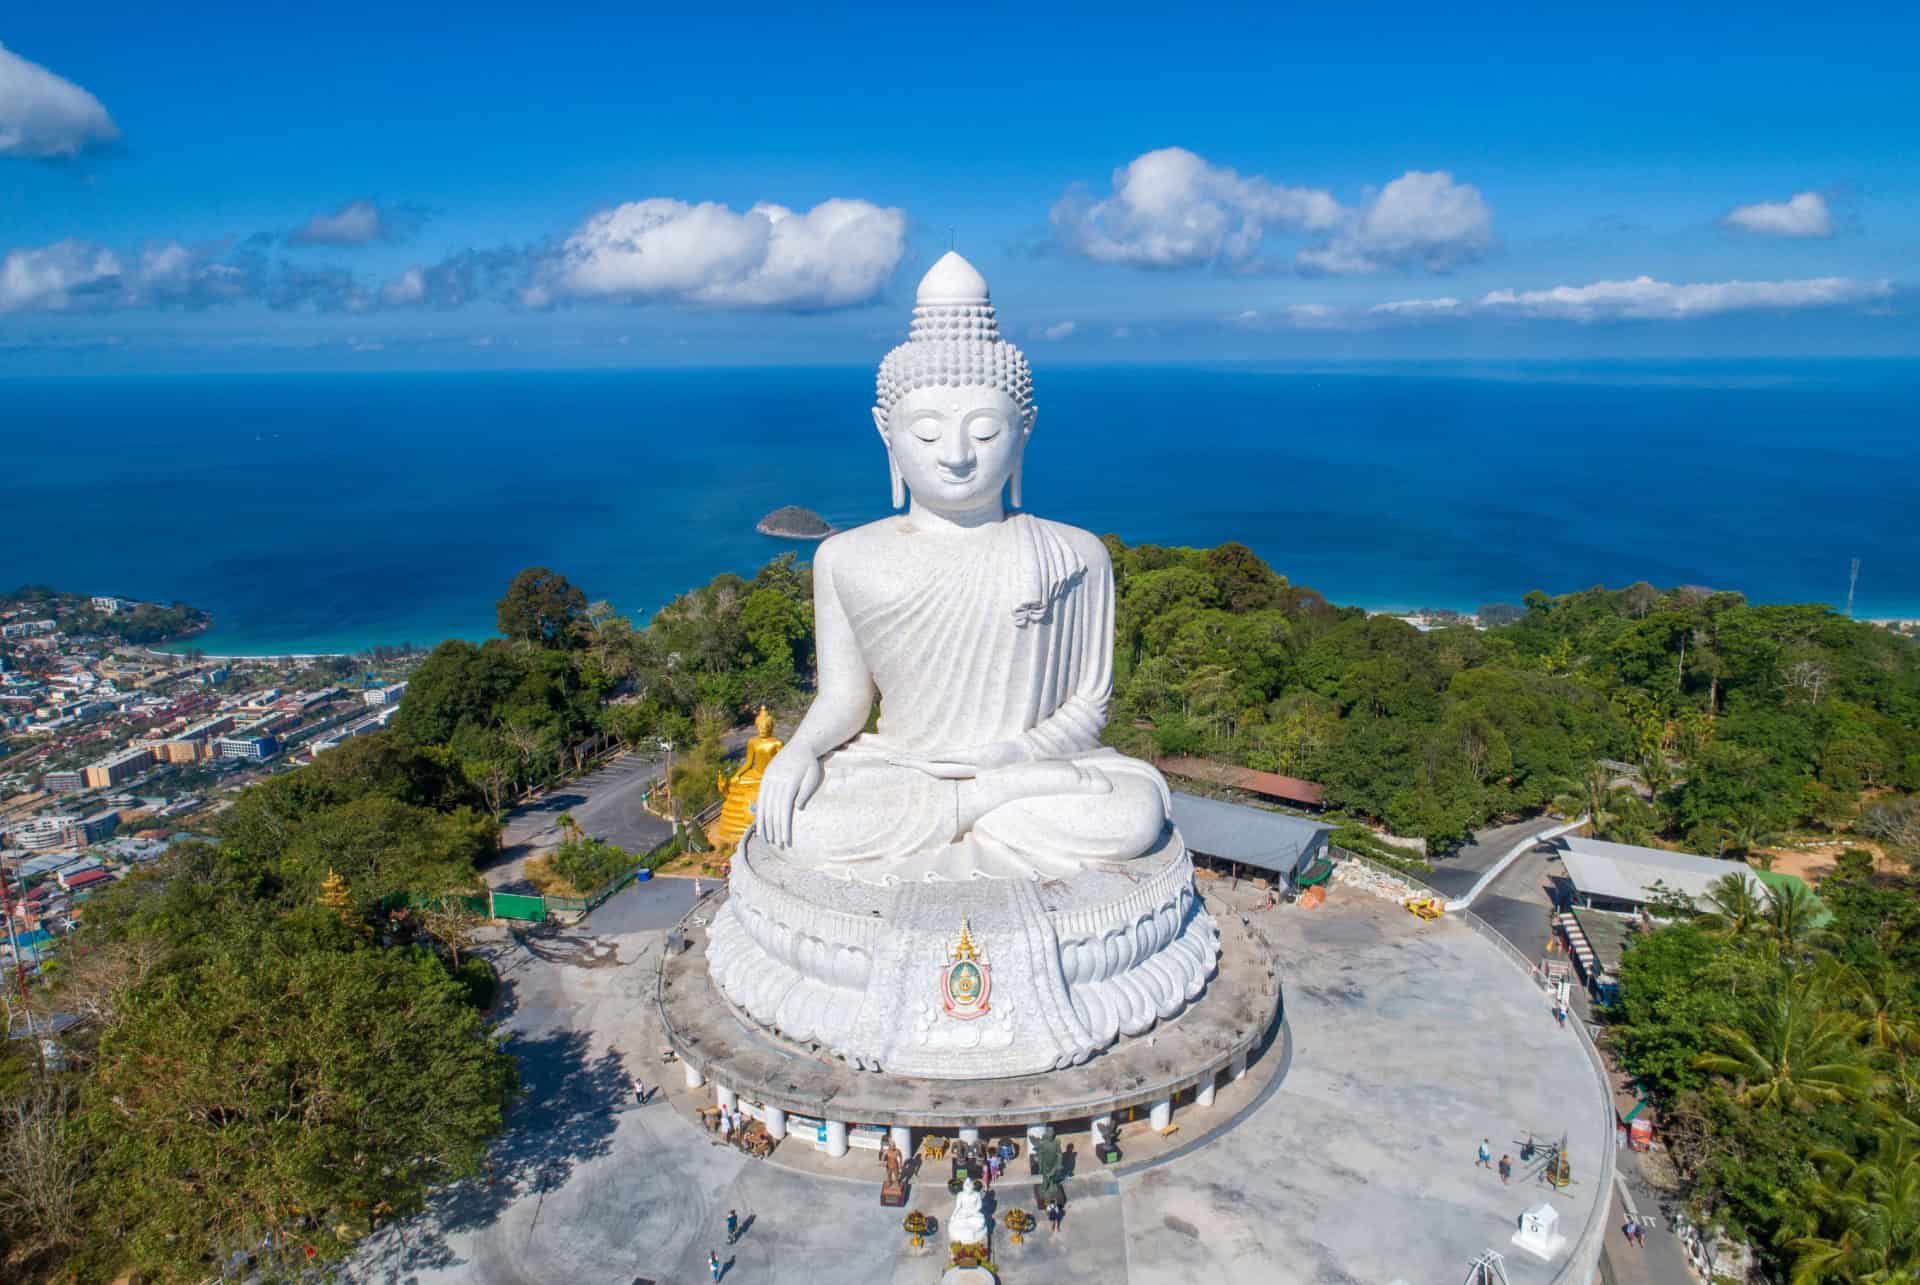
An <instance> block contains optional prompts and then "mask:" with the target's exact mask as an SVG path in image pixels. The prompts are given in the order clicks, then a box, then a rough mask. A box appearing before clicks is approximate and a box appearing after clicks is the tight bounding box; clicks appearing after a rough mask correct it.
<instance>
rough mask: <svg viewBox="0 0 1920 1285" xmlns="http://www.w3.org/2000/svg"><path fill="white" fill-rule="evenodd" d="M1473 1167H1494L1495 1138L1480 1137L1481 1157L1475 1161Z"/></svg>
mask: <svg viewBox="0 0 1920 1285" xmlns="http://www.w3.org/2000/svg"><path fill="white" fill-rule="evenodd" d="M1473 1167H1474V1168H1476V1169H1491V1168H1493V1139H1492V1138H1482V1139H1480V1155H1479V1158H1478V1159H1476V1160H1475V1161H1474V1162H1473Z"/></svg>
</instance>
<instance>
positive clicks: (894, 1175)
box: [880, 1137, 906, 1187]
mask: <svg viewBox="0 0 1920 1285" xmlns="http://www.w3.org/2000/svg"><path fill="white" fill-rule="evenodd" d="M880 1163H881V1164H883V1165H885V1166H886V1167H887V1186H889V1187H898V1186H899V1185H900V1174H901V1171H902V1170H904V1169H905V1168H906V1162H905V1161H904V1160H903V1159H901V1157H900V1148H898V1147H896V1146H894V1145H893V1139H892V1137H888V1138H887V1139H886V1140H885V1141H883V1142H882V1143H881V1144H880Z"/></svg>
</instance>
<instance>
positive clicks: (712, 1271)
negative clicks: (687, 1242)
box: [707, 1250, 720, 1285]
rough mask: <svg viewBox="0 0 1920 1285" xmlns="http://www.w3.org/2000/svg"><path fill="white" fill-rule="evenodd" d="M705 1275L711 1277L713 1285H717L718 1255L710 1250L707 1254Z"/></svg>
mask: <svg viewBox="0 0 1920 1285" xmlns="http://www.w3.org/2000/svg"><path fill="white" fill-rule="evenodd" d="M707 1275H709V1276H711V1277H713V1279H714V1282H715V1285H718V1283H719V1280H720V1255H718V1254H716V1253H714V1252H712V1251H711V1250H709V1251H708V1252H707Z"/></svg>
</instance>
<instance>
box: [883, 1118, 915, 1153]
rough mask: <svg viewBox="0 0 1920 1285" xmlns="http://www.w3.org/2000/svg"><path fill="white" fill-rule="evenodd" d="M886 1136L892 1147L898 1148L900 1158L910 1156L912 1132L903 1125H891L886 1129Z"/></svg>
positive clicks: (911, 1151)
mask: <svg viewBox="0 0 1920 1285" xmlns="http://www.w3.org/2000/svg"><path fill="white" fill-rule="evenodd" d="M887 1136H888V1137H890V1138H892V1139H893V1145H894V1146H896V1147H898V1148H900V1154H901V1156H902V1157H907V1156H911V1155H912V1154H913V1130H912V1129H909V1128H908V1127H907V1126H906V1125H904V1124H896V1125H891V1126H889V1127H888V1129H887Z"/></svg>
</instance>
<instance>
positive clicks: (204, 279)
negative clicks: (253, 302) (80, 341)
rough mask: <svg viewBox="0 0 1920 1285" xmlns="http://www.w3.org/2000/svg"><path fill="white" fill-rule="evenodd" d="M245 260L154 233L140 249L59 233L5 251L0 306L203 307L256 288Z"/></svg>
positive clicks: (84, 308)
mask: <svg viewBox="0 0 1920 1285" xmlns="http://www.w3.org/2000/svg"><path fill="white" fill-rule="evenodd" d="M253 289H254V282H253V279H252V277H251V276H250V274H249V273H248V272H247V271H246V269H245V268H243V267H240V266H236V265H234V264H229V263H221V262H218V261H216V260H213V259H211V258H210V257H208V256H207V255H206V254H204V253H202V252H201V251H198V250H194V249H192V248H190V247H188V246H185V245H182V244H181V243H180V242H178V241H154V242H151V243H149V244H148V245H147V247H146V248H145V249H143V250H142V251H140V253H139V254H138V255H136V256H126V255H121V254H118V253H116V252H114V251H113V250H111V249H109V248H108V247H106V246H103V245H95V244H93V243H92V242H88V241H77V240H67V241H56V242H54V243H53V244H52V245H46V246H40V247H38V248H34V249H19V250H10V251H8V253H7V255H6V257H5V258H4V259H0V312H82V311H104V310H108V309H119V308H140V307H166V306H169V305H180V306H186V307H203V306H205V305H208V304H215V303H229V302H232V301H233V300H236V299H240V298H244V297H245V296H247V295H248V294H250V293H252V292H253Z"/></svg>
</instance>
